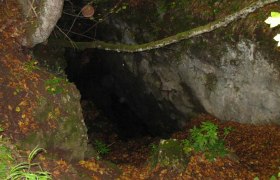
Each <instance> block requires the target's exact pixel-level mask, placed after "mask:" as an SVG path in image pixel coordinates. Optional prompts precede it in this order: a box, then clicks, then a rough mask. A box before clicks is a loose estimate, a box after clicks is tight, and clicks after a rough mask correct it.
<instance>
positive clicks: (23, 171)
mask: <svg viewBox="0 0 280 180" xmlns="http://www.w3.org/2000/svg"><path fill="white" fill-rule="evenodd" d="M41 151H45V150H44V149H43V148H38V147H35V148H34V149H33V150H32V151H31V153H30V154H29V156H28V161H27V162H22V163H20V164H18V165H16V166H14V167H12V168H11V170H10V175H9V176H8V177H7V178H6V180H10V179H11V180H16V179H26V180H37V179H38V180H48V179H52V178H51V174H50V173H49V172H46V171H43V169H42V168H41V166H40V165H39V164H38V163H33V162H32V161H33V159H34V157H36V155H37V154H38V153H39V152H41ZM36 167H37V168H39V170H36V171H34V170H32V169H33V168H36Z"/></svg>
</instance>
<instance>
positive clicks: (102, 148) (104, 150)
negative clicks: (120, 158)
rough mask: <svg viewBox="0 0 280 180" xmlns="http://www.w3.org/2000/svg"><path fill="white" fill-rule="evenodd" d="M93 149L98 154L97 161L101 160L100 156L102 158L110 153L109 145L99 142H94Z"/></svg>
mask: <svg viewBox="0 0 280 180" xmlns="http://www.w3.org/2000/svg"><path fill="white" fill-rule="evenodd" d="M94 147H95V150H96V151H97V153H98V157H97V159H100V158H101V157H100V156H104V155H106V154H108V153H109V152H110V148H109V145H106V144H105V143H103V142H102V141H99V140H95V141H94Z"/></svg>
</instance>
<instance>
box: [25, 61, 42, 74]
mask: <svg viewBox="0 0 280 180" xmlns="http://www.w3.org/2000/svg"><path fill="white" fill-rule="evenodd" d="M23 66H24V69H25V71H27V72H32V71H34V70H39V69H40V68H39V67H38V62H37V61H36V60H31V61H28V62H26V63H24V65H23Z"/></svg>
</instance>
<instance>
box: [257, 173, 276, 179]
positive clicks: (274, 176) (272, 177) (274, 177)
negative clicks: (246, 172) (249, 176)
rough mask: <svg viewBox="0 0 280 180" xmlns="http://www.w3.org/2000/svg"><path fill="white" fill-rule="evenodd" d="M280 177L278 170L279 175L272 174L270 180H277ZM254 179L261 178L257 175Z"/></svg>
mask: <svg viewBox="0 0 280 180" xmlns="http://www.w3.org/2000/svg"><path fill="white" fill-rule="evenodd" d="M279 178H280V172H278V174H277V175H272V176H271V177H270V178H269V180H277V179H279ZM254 180H260V178H259V177H255V178H254Z"/></svg>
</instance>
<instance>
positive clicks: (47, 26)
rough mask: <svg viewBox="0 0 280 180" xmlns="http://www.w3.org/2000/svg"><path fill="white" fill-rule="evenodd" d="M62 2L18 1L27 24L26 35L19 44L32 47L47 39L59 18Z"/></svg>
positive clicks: (52, 0) (49, 0) (48, 0)
mask: <svg viewBox="0 0 280 180" xmlns="http://www.w3.org/2000/svg"><path fill="white" fill-rule="evenodd" d="M63 2H64V1H63V0H44V1H41V2H37V1H29V0H18V3H19V4H20V6H21V9H22V11H23V14H24V16H25V18H26V21H27V22H28V23H27V25H26V28H25V29H26V34H25V37H24V38H23V39H22V42H21V44H22V45H24V46H28V47H33V46H35V45H36V44H39V43H42V42H44V41H46V40H47V39H48V37H49V36H50V34H51V32H52V31H53V29H54V27H55V25H56V23H57V21H58V19H59V18H60V16H61V13H62V8H63Z"/></svg>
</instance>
